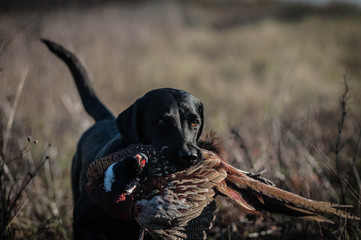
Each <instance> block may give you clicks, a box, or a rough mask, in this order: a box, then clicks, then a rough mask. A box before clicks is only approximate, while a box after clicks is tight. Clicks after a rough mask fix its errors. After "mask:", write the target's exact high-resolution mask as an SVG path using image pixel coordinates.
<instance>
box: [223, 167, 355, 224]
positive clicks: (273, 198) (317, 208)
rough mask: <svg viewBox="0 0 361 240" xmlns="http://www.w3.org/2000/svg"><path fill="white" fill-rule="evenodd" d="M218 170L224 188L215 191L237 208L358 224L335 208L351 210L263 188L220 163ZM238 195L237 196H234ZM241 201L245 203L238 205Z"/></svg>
mask: <svg viewBox="0 0 361 240" xmlns="http://www.w3.org/2000/svg"><path fill="white" fill-rule="evenodd" d="M221 165H222V168H224V169H225V170H226V172H227V174H228V175H227V178H226V183H227V187H228V188H230V190H228V189H227V188H225V187H223V188H220V189H218V190H219V191H220V192H221V193H222V194H224V195H227V196H228V197H230V198H231V199H234V200H235V201H236V202H238V203H239V204H240V205H241V207H243V208H244V207H245V206H246V208H248V209H249V210H251V209H252V208H254V209H255V210H263V211H271V212H278V213H283V214H287V215H291V216H298V217H302V218H305V219H312V220H316V221H319V222H331V223H332V221H331V220H328V219H327V218H325V217H324V216H323V215H333V216H338V217H342V218H346V219H354V220H360V218H359V217H357V216H353V215H351V214H350V213H348V212H345V211H341V210H339V209H336V207H337V208H346V207H352V206H350V205H340V204H333V203H329V202H321V201H314V200H311V199H307V198H304V197H301V196H299V195H296V194H294V193H290V192H287V191H285V190H282V189H279V188H277V187H274V186H272V185H270V184H266V183H265V182H264V181H260V180H257V179H255V178H252V177H249V176H247V175H246V174H245V173H243V172H242V171H239V170H238V169H236V168H234V167H232V166H230V165H229V164H227V163H225V162H222V163H221ZM235 193H236V194H237V193H238V195H239V196H235V195H236V194H235ZM239 199H242V201H245V203H243V202H241V201H240V200H239Z"/></svg>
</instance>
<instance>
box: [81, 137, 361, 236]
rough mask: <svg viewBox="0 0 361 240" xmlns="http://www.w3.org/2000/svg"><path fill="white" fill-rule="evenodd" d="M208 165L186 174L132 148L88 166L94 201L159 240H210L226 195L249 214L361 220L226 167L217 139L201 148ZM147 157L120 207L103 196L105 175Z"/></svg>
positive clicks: (152, 151)
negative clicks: (219, 199) (217, 202)
mask: <svg viewBox="0 0 361 240" xmlns="http://www.w3.org/2000/svg"><path fill="white" fill-rule="evenodd" d="M200 147H203V148H207V149H210V150H212V151H210V150H206V149H202V156H203V159H202V161H201V162H199V163H198V164H196V165H195V166H192V167H189V168H187V169H184V170H177V169H176V168H174V167H172V165H171V163H170V161H169V160H168V159H166V158H165V157H164V156H163V155H162V153H161V151H158V150H157V149H156V148H154V147H152V146H146V145H132V146H130V147H128V148H127V149H124V150H122V151H119V152H117V153H113V154H109V155H108V156H106V157H104V158H101V159H99V160H97V161H96V162H94V163H92V164H91V165H90V166H89V169H88V173H87V176H88V178H89V183H88V185H87V190H88V193H89V196H90V198H91V199H93V201H94V202H95V203H97V204H99V205H101V206H104V207H105V209H106V210H107V211H108V212H109V213H110V214H112V215H113V216H117V217H123V218H128V217H134V218H135V219H136V220H137V222H138V223H139V225H140V226H141V227H142V228H143V229H146V230H148V232H149V233H150V234H151V235H152V236H153V237H154V238H155V239H205V238H206V234H205V231H206V230H207V229H209V228H210V227H211V224H212V221H213V219H214V218H213V212H214V209H215V206H214V202H213V200H214V197H215V196H216V194H217V193H221V194H222V195H223V196H226V197H228V198H230V199H232V200H234V201H235V202H236V203H238V205H239V206H240V207H242V208H243V209H244V210H245V211H247V212H250V213H255V212H257V211H271V212H278V213H283V214H288V215H291V216H297V217H302V218H305V219H311V220H316V221H319V222H332V221H331V220H329V219H328V218H327V216H338V217H342V218H347V219H355V220H359V218H358V217H356V216H353V215H351V214H349V213H347V212H344V211H341V210H339V209H337V208H339V207H349V206H347V205H338V204H332V203H329V202H321V201H314V200H310V199H307V198H303V197H301V196H298V195H296V194H293V193H290V192H287V191H284V190H282V189H279V188H277V187H275V186H274V185H273V183H272V182H271V181H269V180H267V179H264V178H262V177H261V176H260V175H259V174H251V173H247V172H244V171H241V170H238V169H236V168H234V167H232V166H230V165H229V164H227V163H226V161H225V160H224V158H223V157H220V156H225V154H223V150H222V147H221V146H220V144H219V141H218V139H216V138H214V136H213V135H209V139H204V140H202V141H201V142H200ZM138 153H144V154H145V155H147V156H148V159H149V162H148V164H147V165H146V166H145V167H144V170H143V172H142V173H141V174H140V175H139V185H138V186H137V187H136V188H135V189H134V191H133V192H132V193H131V194H130V195H129V196H127V198H126V200H124V201H121V202H119V201H118V202H117V201H115V200H114V199H117V196H115V197H114V196H111V195H112V194H114V193H112V192H104V188H103V179H104V172H105V171H106V169H107V168H108V167H109V166H110V165H111V164H113V163H114V162H116V161H120V160H122V159H123V158H124V157H127V156H134V155H135V154H138Z"/></svg>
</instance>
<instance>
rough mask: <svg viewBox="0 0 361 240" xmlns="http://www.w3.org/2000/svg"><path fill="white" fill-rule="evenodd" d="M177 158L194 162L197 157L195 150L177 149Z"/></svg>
mask: <svg viewBox="0 0 361 240" xmlns="http://www.w3.org/2000/svg"><path fill="white" fill-rule="evenodd" d="M179 158H180V159H181V160H182V161H185V162H189V163H194V162H195V161H196V160H197V159H198V154H197V152H196V151H185V150H181V151H179Z"/></svg>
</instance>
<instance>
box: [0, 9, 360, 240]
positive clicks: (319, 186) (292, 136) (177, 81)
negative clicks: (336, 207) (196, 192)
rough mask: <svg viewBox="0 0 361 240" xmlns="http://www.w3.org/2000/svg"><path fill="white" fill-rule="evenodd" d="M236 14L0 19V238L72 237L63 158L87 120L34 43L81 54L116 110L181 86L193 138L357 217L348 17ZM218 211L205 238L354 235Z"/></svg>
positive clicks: (339, 228)
mask: <svg viewBox="0 0 361 240" xmlns="http://www.w3.org/2000/svg"><path fill="white" fill-rule="evenodd" d="M248 4H249V5H247V4H245V5H244V4H243V5H242V4H238V5H237V4H236V5H234V6H228V8H227V7H224V9H232V14H231V15H232V16H237V14H239V13H242V19H241V18H233V17H232V16H230V15H227V14H226V13H227V11H226V10H222V8H219V7H214V5H216V4H213V5H212V6H211V5H207V6H204V5H203V4H195V5H193V4H192V3H191V2H184V3H180V2H154V3H141V4H135V5H133V4H116V3H110V4H105V5H97V6H96V7H89V8H86V9H82V8H78V7H75V8H74V7H66V8H53V9H50V10H47V11H41V10H39V11H36V13H35V12H33V11H22V12H21V13H20V12H19V13H18V12H16V11H11V12H8V13H2V14H1V15H0V38H1V43H0V68H1V71H0V110H1V115H0V116H1V119H0V120H1V121H0V124H1V126H0V127H1V135H0V147H1V155H0V157H1V168H0V181H1V189H0V190H1V195H0V198H1V209H0V210H1V223H0V224H1V226H0V227H1V229H0V233H1V234H3V235H2V236H0V239H69V238H71V236H72V232H71V231H72V230H71V222H72V208H73V205H72V204H73V203H72V199H71V190H70V176H69V172H70V164H71V158H72V154H73V153H74V152H75V146H76V142H77V141H78V138H79V136H80V134H81V133H82V132H83V131H84V130H85V129H86V128H87V127H88V126H90V125H91V123H92V122H91V120H90V118H88V116H87V115H86V114H85V112H84V110H83V108H82V106H81V103H80V100H79V98H78V96H77V92H76V90H75V87H74V85H73V83H72V79H71V76H70V74H69V73H68V71H67V69H66V67H65V66H63V65H62V64H60V63H59V61H58V60H57V59H55V58H54V57H53V56H52V55H51V54H49V52H48V51H47V50H46V49H45V47H44V46H43V45H42V44H41V43H40V42H39V38H40V37H47V38H50V39H53V40H56V41H57V42H59V43H61V44H64V45H65V46H67V47H69V48H70V49H71V50H72V51H74V52H75V53H76V54H77V55H78V56H79V57H80V59H81V60H82V62H84V63H85V65H86V66H87V69H88V71H89V72H90V75H91V76H92V79H93V82H94V85H95V88H96V90H97V92H98V93H99V94H98V95H99V96H100V98H101V99H102V100H103V102H104V103H105V104H106V105H107V106H109V107H110V109H112V110H113V112H114V113H119V112H120V111H122V110H123V109H125V107H126V106H128V105H130V104H131V103H132V102H133V101H135V99H136V98H138V97H139V96H141V95H142V94H144V93H145V92H146V91H148V90H150V89H153V88H158V87H164V86H170V87H175V88H181V89H185V90H187V91H189V92H191V93H192V94H193V95H195V96H197V97H199V98H200V99H201V100H202V101H203V102H204V105H205V108H206V112H205V116H206V130H205V131H207V130H210V129H212V130H215V131H217V132H218V134H219V135H221V136H222V137H223V138H224V139H225V144H226V148H227V151H228V152H229V155H230V157H229V162H230V163H232V164H233V165H234V166H236V167H238V168H241V169H244V170H254V171H257V172H259V171H262V170H264V169H266V170H267V171H266V172H265V173H264V175H265V177H267V178H269V179H271V180H272V181H274V182H275V183H276V185H277V186H280V187H282V188H284V189H286V190H289V191H292V192H295V193H297V194H300V195H303V196H305V197H310V198H314V199H317V200H325V201H332V202H346V203H348V204H352V205H354V206H355V208H354V209H353V210H351V211H352V212H354V213H355V214H357V215H358V216H360V214H361V209H360V190H361V180H360V176H359V174H360V169H361V155H360V151H361V150H360V148H361V146H360V145H361V143H360V133H361V109H360V102H361V95H360V94H359V92H361V81H360V79H361V74H360V69H361V64H360V63H361V60H360V56H359V54H358V53H359V52H361V45H360V44H359V43H360V41H359V40H360V39H361V30H360V27H359V26H360V22H361V18H360V14H356V13H355V12H358V10H357V9H355V8H352V9H350V8H342V7H341V8H337V7H333V8H330V9H331V10H328V11H331V15H330V14H328V13H327V9H326V10H324V9H323V10H322V11H321V13H320V14H319V12H318V11H317V9H312V11H305V10H304V11H303V12H304V13H303V14H301V15H302V16H301V17H297V18H296V19H289V17H290V16H289V15H287V14H286V13H285V12H284V10H282V9H283V7H280V8H278V7H277V5H269V4H265V5H262V4H258V5H257V8H255V7H254V6H255V5H252V4H251V3H248ZM247 7H249V8H248V9H249V11H248V12H247V11H245V10H244V9H247ZM237 9H238V10H237ZM269 9H271V12H272V14H269V13H271V12H267V10H269ZM286 9H287V11H288V12H289V10H290V9H289V8H286ZM345 9H346V10H345ZM347 9H348V10H347ZM347 11H350V14H347ZM266 13H267V14H266ZM247 14H249V15H247ZM279 14H281V15H279ZM282 14H286V15H287V16H288V17H284V15H283V17H282ZM247 16H248V17H249V18H247ZM298 16H300V14H299V15H298ZM237 19H238V20H237ZM247 19H248V20H249V21H247ZM220 26H221V27H220ZM344 73H347V74H346V75H347V77H346V81H344V80H345V79H343V74H344ZM346 83H347V84H346ZM29 135H31V136H36V137H37V138H38V140H39V143H38V144H36V145H35V144H34V139H33V138H30V142H28V141H27V136H29ZM49 142H51V143H52V146H51V147H49V146H48V143H49ZM46 156H48V157H49V158H48V159H46ZM218 207H219V210H218V213H217V219H216V223H215V226H214V227H213V229H212V230H211V231H210V234H209V236H210V237H209V239H291V238H292V239H360V236H361V225H360V223H359V222H350V221H346V222H345V221H339V222H338V224H336V225H330V224H321V225H318V224H316V223H313V222H305V221H303V220H299V219H295V218H288V217H285V216H279V215H272V214H261V215H259V216H246V215H244V214H243V213H242V212H240V211H238V210H237V209H235V207H234V206H233V205H230V203H228V202H226V201H225V200H223V199H221V198H220V199H219V200H218ZM336 220H337V219H336Z"/></svg>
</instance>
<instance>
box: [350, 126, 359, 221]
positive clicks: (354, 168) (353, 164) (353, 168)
mask: <svg viewBox="0 0 361 240" xmlns="http://www.w3.org/2000/svg"><path fill="white" fill-rule="evenodd" d="M360 138H361V128H360V131H359V134H358V137H357V140H356V147H355V152H354V154H353V157H352V170H353V174H354V175H355V179H356V181H357V185H358V187H359V194H358V196H359V199H358V202H359V203H361V178H360V174H359V173H358V171H357V167H356V156H357V152H358V146H359V143H360ZM358 215H359V216H360V215H361V205H360V204H358Z"/></svg>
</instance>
